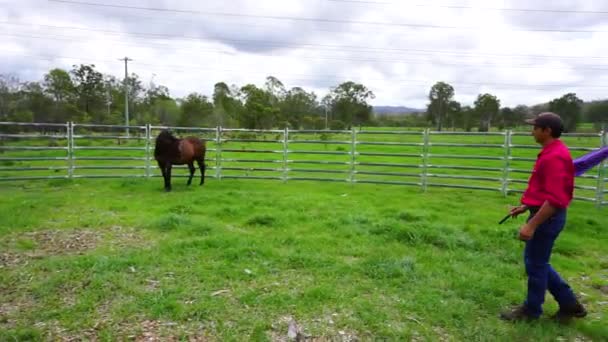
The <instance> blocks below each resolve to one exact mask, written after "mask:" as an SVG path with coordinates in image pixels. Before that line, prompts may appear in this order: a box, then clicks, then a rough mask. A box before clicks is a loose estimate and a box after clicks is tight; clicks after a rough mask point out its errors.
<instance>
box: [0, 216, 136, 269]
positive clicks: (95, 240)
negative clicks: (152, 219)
mask: <svg viewBox="0 0 608 342" xmlns="http://www.w3.org/2000/svg"><path fill="white" fill-rule="evenodd" d="M104 241H108V243H109V244H111V247H112V248H125V247H130V246H134V245H138V244H141V243H142V242H143V241H144V239H143V238H142V237H141V235H140V234H138V232H137V231H136V230H134V229H130V228H123V227H119V226H114V227H111V228H99V229H71V230H40V231H35V232H25V233H20V234H12V235H9V236H7V237H5V238H3V239H2V240H0V247H1V248H2V250H3V251H2V252H1V253H0V268H3V267H13V266H17V265H23V264H27V263H28V262H30V261H31V260H33V259H40V258H45V257H48V256H51V255H78V254H84V253H86V252H87V251H90V250H93V249H95V248H97V247H98V246H100V245H102V244H103V243H104Z"/></svg>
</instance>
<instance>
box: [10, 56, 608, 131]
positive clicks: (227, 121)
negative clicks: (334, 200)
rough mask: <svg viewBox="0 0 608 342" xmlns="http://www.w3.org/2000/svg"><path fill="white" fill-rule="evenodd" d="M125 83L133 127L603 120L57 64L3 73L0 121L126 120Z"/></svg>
mask: <svg viewBox="0 0 608 342" xmlns="http://www.w3.org/2000/svg"><path fill="white" fill-rule="evenodd" d="M125 87H126V89H127V92H128V96H127V98H128V101H129V112H130V124H132V125H142V124H146V123H151V124H155V125H168V126H223V127H240V128H249V129H268V128H277V127H279V128H283V127H290V128H293V129H324V128H330V129H344V128H350V127H352V126H362V125H372V126H374V125H376V126H408V127H429V126H432V127H434V128H436V129H438V130H443V129H463V130H467V131H471V130H473V129H475V130H479V131H488V130H490V129H491V128H493V127H496V128H499V129H504V128H509V127H514V126H517V125H520V124H521V122H522V120H523V119H524V118H525V117H527V116H530V115H533V114H536V113H538V112H540V111H545V110H550V111H554V112H556V113H558V114H560V115H561V116H562V117H563V118H564V121H565V123H566V126H567V129H568V131H574V130H576V127H577V124H578V123H580V122H581V121H582V120H583V119H584V120H585V121H587V122H593V123H595V124H596V125H597V126H598V127H599V126H600V125H601V124H605V123H606V122H607V121H608V120H607V119H608V101H597V102H593V103H591V104H584V103H583V101H582V100H581V99H579V98H578V97H577V96H576V94H574V93H568V94H565V95H564V96H562V97H560V98H557V99H554V100H552V101H550V102H549V103H547V104H544V105H538V106H533V107H528V106H524V105H520V106H516V107H514V108H509V107H501V105H500V100H499V99H498V98H497V97H496V96H494V95H492V94H479V96H478V98H477V100H476V101H475V103H474V105H473V106H463V105H461V104H460V103H459V102H457V101H455V100H454V87H453V86H451V85H450V84H448V83H445V82H437V83H436V84H435V85H433V86H432V87H431V89H430V92H429V96H428V100H429V102H428V105H427V108H426V111H425V112H424V111H423V112H421V113H414V114H411V115H407V116H374V115H373V107H372V106H371V105H370V104H369V102H370V100H372V99H374V97H375V95H374V93H373V92H372V91H371V90H369V89H368V88H367V87H366V86H365V85H363V84H360V83H356V82H352V81H347V82H344V83H341V84H338V85H336V86H335V87H332V88H330V89H329V91H328V93H327V94H325V95H324V96H323V97H321V98H320V97H319V96H318V95H317V94H315V93H314V92H309V91H307V90H305V89H303V88H300V87H293V88H290V89H288V88H286V87H285V86H284V84H283V83H282V82H281V81H280V80H279V79H277V78H276V77H273V76H268V77H267V78H266V79H265V83H264V85H263V86H262V87H258V86H256V85H254V84H246V85H243V86H237V85H234V84H233V85H230V86H229V85H228V84H226V83H225V82H218V83H216V84H215V85H214V90H213V94H212V95H211V96H207V95H203V94H201V93H199V92H192V93H190V94H188V95H186V96H185V97H182V98H175V97H172V96H171V95H170V93H169V89H168V88H167V87H165V86H162V85H157V84H154V83H153V82H150V83H149V84H148V85H144V83H143V82H142V80H141V78H140V77H139V76H138V75H137V74H135V73H131V74H130V75H129V76H128V77H127V78H126V79H124V80H119V79H117V78H116V77H114V76H111V75H106V74H103V73H101V72H99V71H98V70H96V68H95V65H93V64H80V65H73V66H72V69H71V70H64V69H61V68H55V69H52V70H50V71H49V72H48V73H46V74H45V75H44V77H43V79H42V80H40V81H37V82H21V81H20V80H18V79H16V78H14V77H10V76H6V75H0V121H18V122H49V123H54V122H59V123H63V122H67V121H74V122H79V123H96V124H114V125H123V124H124V123H125V122H124V120H125V119H124V110H125Z"/></svg>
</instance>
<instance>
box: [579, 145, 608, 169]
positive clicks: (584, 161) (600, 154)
mask: <svg viewBox="0 0 608 342" xmlns="http://www.w3.org/2000/svg"><path fill="white" fill-rule="evenodd" d="M606 158H608V146H606V147H603V148H600V149H599V150H595V151H592V152H589V153H587V154H585V155H584V156H582V157H579V158H576V159H575V160H574V174H575V176H577V177H578V176H580V175H582V174H583V173H585V172H587V171H589V170H590V169H592V168H593V167H594V166H596V165H598V164H600V163H601V162H602V161H603V160H604V159H606Z"/></svg>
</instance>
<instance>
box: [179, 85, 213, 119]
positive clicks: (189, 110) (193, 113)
mask: <svg viewBox="0 0 608 342" xmlns="http://www.w3.org/2000/svg"><path fill="white" fill-rule="evenodd" d="M180 108H181V117H180V121H179V125H180V126H186V127H190V126H209V125H211V124H212V122H211V121H212V120H211V119H212V118H213V104H212V103H211V102H209V100H208V99H207V96H204V95H201V94H198V93H192V94H190V95H188V96H187V97H186V98H185V99H184V100H182V102H181V106H180Z"/></svg>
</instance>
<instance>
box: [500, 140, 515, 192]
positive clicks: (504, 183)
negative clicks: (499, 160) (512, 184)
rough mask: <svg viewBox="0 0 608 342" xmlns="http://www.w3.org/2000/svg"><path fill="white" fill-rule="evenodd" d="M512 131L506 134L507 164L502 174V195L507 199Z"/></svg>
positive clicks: (505, 156)
mask: <svg viewBox="0 0 608 342" xmlns="http://www.w3.org/2000/svg"><path fill="white" fill-rule="evenodd" d="M512 133H513V132H512V131H511V130H510V129H509V130H507V131H506V132H505V144H504V149H505V155H504V158H505V163H504V170H503V172H502V194H503V195H504V196H505V197H506V196H507V195H508V194H509V169H510V168H511V139H512V138H511V137H512Z"/></svg>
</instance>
